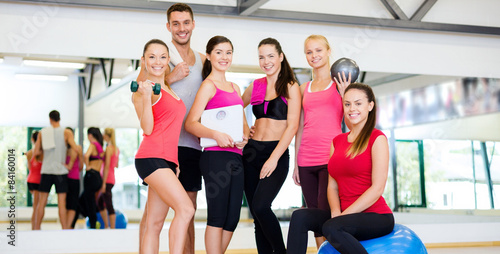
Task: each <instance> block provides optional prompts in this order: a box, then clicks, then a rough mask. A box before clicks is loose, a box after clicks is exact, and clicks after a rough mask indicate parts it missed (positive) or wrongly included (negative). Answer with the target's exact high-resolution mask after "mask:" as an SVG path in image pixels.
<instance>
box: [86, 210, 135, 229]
mask: <svg viewBox="0 0 500 254" xmlns="http://www.w3.org/2000/svg"><path fill="white" fill-rule="evenodd" d="M96 215H97V222H98V224H97V225H96V228H97V226H99V225H100V227H99V228H100V229H104V221H103V220H102V217H101V214H100V213H99V212H98V213H96ZM115 215H116V222H115V226H116V228H127V223H128V218H127V216H126V215H125V214H124V213H122V211H120V210H118V209H116V210H115ZM85 223H86V225H87V228H90V221H89V218H86V219H85Z"/></svg>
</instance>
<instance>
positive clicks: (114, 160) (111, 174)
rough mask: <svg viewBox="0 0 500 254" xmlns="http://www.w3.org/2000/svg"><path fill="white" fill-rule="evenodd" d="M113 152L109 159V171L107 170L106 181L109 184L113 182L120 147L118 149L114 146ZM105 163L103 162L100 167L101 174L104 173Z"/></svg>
mask: <svg viewBox="0 0 500 254" xmlns="http://www.w3.org/2000/svg"><path fill="white" fill-rule="evenodd" d="M115 149H116V150H115V153H113V155H111V159H110V161H109V172H108V179H106V183H109V184H113V185H114V184H115V168H116V166H117V165H118V158H119V156H120V149H118V147H115ZM105 166H106V165H105V163H103V167H102V170H101V176H102V175H103V174H104V167H105Z"/></svg>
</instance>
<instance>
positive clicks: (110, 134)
mask: <svg viewBox="0 0 500 254" xmlns="http://www.w3.org/2000/svg"><path fill="white" fill-rule="evenodd" d="M104 135H107V136H108V137H109V142H110V143H111V145H112V146H114V147H116V139H115V129H113V128H106V129H104Z"/></svg>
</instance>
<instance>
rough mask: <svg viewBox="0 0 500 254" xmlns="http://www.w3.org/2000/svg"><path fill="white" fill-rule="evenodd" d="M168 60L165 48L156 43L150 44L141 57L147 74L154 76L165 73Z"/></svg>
mask: <svg viewBox="0 0 500 254" xmlns="http://www.w3.org/2000/svg"><path fill="white" fill-rule="evenodd" d="M169 60H170V59H169V56H168V51H167V48H166V47H165V46H164V45H161V44H157V43H152V44H150V45H149V46H148V48H147V49H146V51H145V52H144V56H143V57H142V61H144V63H145V66H146V72H147V73H148V75H150V76H156V77H161V76H163V75H165V71H166V70H167V68H168V61H169Z"/></svg>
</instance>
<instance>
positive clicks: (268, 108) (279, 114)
mask: <svg viewBox="0 0 500 254" xmlns="http://www.w3.org/2000/svg"><path fill="white" fill-rule="evenodd" d="M284 100H285V99H284V98H283V97H281V96H278V97H276V98H274V99H272V100H270V101H264V102H263V103H261V104H257V105H253V106H252V112H253V114H254V115H255V117H256V118H257V119H260V118H271V119H274V120H286V116H287V113H288V105H287V103H286V102H285V101H284Z"/></svg>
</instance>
